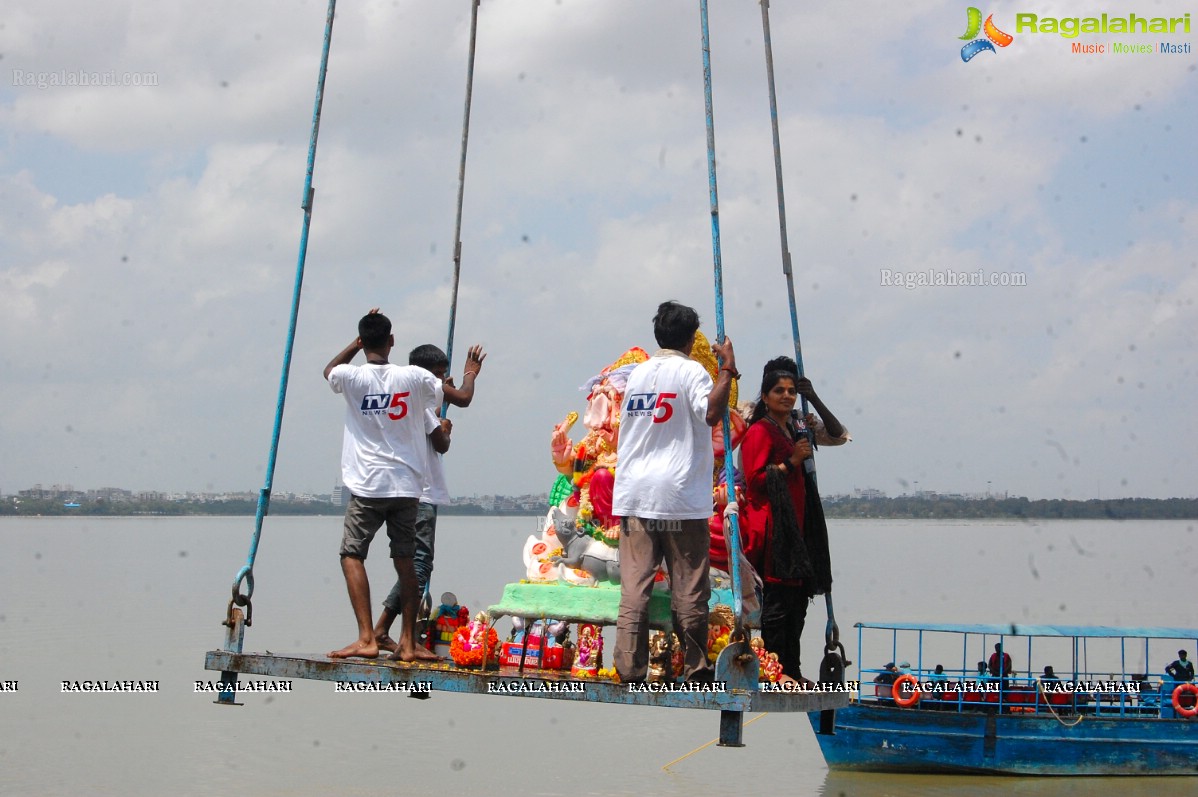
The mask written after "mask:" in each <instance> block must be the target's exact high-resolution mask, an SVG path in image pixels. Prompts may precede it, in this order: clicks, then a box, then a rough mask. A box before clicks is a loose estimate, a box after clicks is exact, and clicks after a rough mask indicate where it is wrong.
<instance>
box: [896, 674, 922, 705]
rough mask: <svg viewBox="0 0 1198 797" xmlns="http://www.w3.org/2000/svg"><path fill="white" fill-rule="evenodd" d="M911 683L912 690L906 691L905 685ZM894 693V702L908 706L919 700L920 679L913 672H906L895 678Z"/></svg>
mask: <svg viewBox="0 0 1198 797" xmlns="http://www.w3.org/2000/svg"><path fill="white" fill-rule="evenodd" d="M905 684H911V691H910V692H904V690H903V685H905ZM891 688H892V689H893V694H894V704H895V705H896V706H902V707H903V708H906V707H908V706H914V705H915V704H916V703H918V702H919V695H920V692H919V680H918V679H917V678H916V677H915V676H914V675H912V674H911V673H905V674H903V675H900V676H899V677H898V678H895V679H894V684H893V686H892V687H891Z"/></svg>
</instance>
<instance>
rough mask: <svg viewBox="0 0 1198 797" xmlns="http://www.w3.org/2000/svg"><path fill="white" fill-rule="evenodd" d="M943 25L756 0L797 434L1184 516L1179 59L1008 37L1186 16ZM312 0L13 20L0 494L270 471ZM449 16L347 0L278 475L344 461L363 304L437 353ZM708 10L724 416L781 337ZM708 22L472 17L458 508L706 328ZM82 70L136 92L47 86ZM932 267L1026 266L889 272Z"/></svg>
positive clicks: (1184, 283)
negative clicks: (108, 76)
mask: <svg viewBox="0 0 1198 797" xmlns="http://www.w3.org/2000/svg"><path fill="white" fill-rule="evenodd" d="M967 6H968V4H967V3H962V2H946V1H945V0H913V2H908V3H902V4H896V3H881V2H867V3H832V2H793V1H789V0H788V1H786V2H783V1H781V0H780V1H779V2H775V3H774V4H773V7H772V9H771V25H772V34H773V44H774V56H775V62H776V69H777V88H778V102H779V115H780V125H781V138H782V158H783V164H784V177H785V189H786V198H787V211H788V213H787V222H788V227H789V238H790V248H791V251H792V253H793V258H794V267H795V283H796V292H797V302H798V307H799V316H800V327H801V331H802V336H803V351H804V356H805V363H806V368H807V372H808V374H809V376H810V377H811V378H812V380H813V381H814V383H815V385H816V387H817V389H818V391H819V393H820V395H821V397H822V398H823V399H824V400H825V401H826V403H827V404H828V405H829V406H830V407H831V408H832V409H833V410H834V411H836V413H837V414H838V415H839V417H840V419H841V420H842V421H843V422H845V424H846V425H847V426H848V427H849V428H850V430H851V431H852V433H853V436H854V438H855V440H854V442H853V443H852V444H851V445H849V446H848V447H846V448H843V449H839V450H831V451H827V452H825V453H823V454H821V455H820V458H819V461H820V474H821V476H820V478H821V486H822V488H823V491H824V492H825V493H837V492H847V491H851V490H852V489H854V488H865V487H873V488H877V489H881V490H884V491H886V492H888V493H889V494H891V495H896V494H900V493H903V492H910V491H913V490H936V491H942V492H971V493H980V492H985V491H987V490H992V491H995V492H1010V493H1012V494H1019V495H1027V496H1031V497H1034V498H1035V497H1067V498H1093V497H1102V498H1113V497H1122V496H1146V497H1167V496H1194V495H1196V494H1198V489H1196V488H1195V482H1194V474H1195V473H1198V470H1196V469H1195V454H1196V450H1198V446H1196V443H1198V423H1196V422H1195V421H1194V419H1193V410H1194V406H1195V399H1194V396H1195V394H1196V393H1198V373H1196V371H1195V353H1196V345H1195V336H1196V332H1195V330H1198V308H1196V307H1195V298H1196V297H1198V147H1196V144H1195V142H1196V141H1198V138H1196V128H1198V71H1196V64H1198V56H1196V55H1195V54H1194V53H1190V54H1180V55H1164V54H1159V53H1151V54H1118V55H1116V54H1111V53H1106V54H1103V55H1081V54H1074V53H1072V52H1071V43H1072V42H1080V43H1102V44H1105V45H1107V46H1108V47H1109V46H1110V44H1111V43H1112V42H1122V43H1128V44H1149V45H1152V46H1156V45H1158V44H1159V43H1160V42H1161V41H1168V42H1173V43H1178V44H1186V45H1188V47H1189V49H1190V50H1194V48H1195V45H1198V35H1195V34H1187V33H1182V32H1177V33H1175V34H1172V35H1154V34H1148V35H1138V34H1137V35H1126V34H1125V35H1121V36H1120V35H1110V34H1108V35H1101V34H1099V35H1083V36H1079V37H1077V38H1075V39H1068V38H1064V37H1061V36H1059V35H1057V34H1052V33H1038V34H1031V33H1023V34H1019V33H1017V32H1016V29H1015V21H1014V16H1015V14H1016V12H1019V13H1025V12H1035V13H1037V14H1038V15H1039V16H1041V17H1044V16H1063V15H1065V14H1066V13H1071V14H1073V15H1081V16H1086V15H1094V16H1097V15H1099V14H1102V13H1107V14H1108V15H1109V16H1112V17H1114V16H1118V15H1126V14H1127V13H1129V12H1130V11H1133V10H1134V11H1135V12H1136V13H1137V14H1139V15H1140V16H1149V15H1151V16H1174V17H1179V16H1181V15H1182V14H1184V13H1187V12H1190V11H1191V10H1192V9H1191V6H1190V5H1188V4H1186V3H1184V2H1174V1H1173V0H1161V1H1158V2H1137V3H1124V4H1119V3H1115V2H1106V3H1105V4H1104V3H1103V2H1099V1H1098V0H1095V1H1094V2H1089V1H1087V2H1070V3H1065V2H1052V1H1051V0H1038V1H1037V2H1030V0H1021V2H1018V3H1013V2H1005V0H1003V1H999V2H991V3H990V4H989V5H987V6H985V7H983V8H981V10H982V12H983V14H984V15H989V14H993V15H994V21H995V24H997V25H998V27H999V28H1000V29H1002V30H1004V31H1006V32H1008V33H1012V34H1015V40H1014V42H1013V43H1012V44H1011V45H1010V46H1008V47H1005V48H999V49H998V50H997V52H982V53H980V54H979V55H978V56H976V57H975V58H973V59H972V60H971V61H969V62H968V63H965V62H963V61H962V59H961V56H960V50H961V47H962V45H963V44H964V43H965V42H964V41H962V40H961V39H960V38H959V37H961V35H962V34H963V33H965V30H966V25H967V13H966V8H967ZM325 13H326V4H325V3H324V2H318V1H317V0H308V2H302V0H297V1H296V2H281V0H263V1H262V2H255V3H232V2H228V1H227V0H215V1H214V0H205V2H198V1H197V0H179V1H178V2H173V3H144V2H133V1H132V0H109V2H105V3H94V2H82V0H9V2H8V3H6V4H5V6H4V10H3V12H0V56H2V57H0V136H2V138H0V141H2V147H3V148H2V150H0V341H2V342H3V352H2V355H0V374H2V377H0V450H2V452H3V455H2V457H0V491H3V492H4V493H15V492H16V491H17V490H20V489H25V488H28V487H31V486H33V485H34V484H38V483H40V484H42V485H44V486H49V485H52V484H70V485H72V486H74V487H75V488H78V489H91V488H99V487H106V486H116V487H124V488H129V489H134V490H214V491H228V490H257V489H259V488H260V487H261V486H262V485H263V480H264V476H265V472H266V462H267V456H268V451H269V446H270V439H271V424H272V422H273V417H274V411H275V399H276V394H277V391H278V385H279V379H280V369H281V364H282V358H283V351H284V345H285V341H286V332H287V326H288V315H289V311H290V302H291V294H292V289H293V284H294V279H295V272H296V268H295V266H296V257H297V253H298V250H299V237H300V230H301V223H302V212H301V210H300V207H299V206H300V200H301V195H302V189H303V181H304V169H305V161H306V155H307V144H308V136H309V130H310V123H311V117H312V107H313V98H314V93H315V86H316V77H317V70H318V66H319V57H320V46H321V37H322V34H323V28H324V20H325ZM469 20H470V2H469V0H387V2H380V1H371V2H365V1H362V2H353V1H352V0H342V2H341V3H339V5H338V13H337V19H336V24H335V26H334V31H333V44H332V55H331V63H330V68H329V75H328V84H327V89H326V96H325V103H324V112H323V121H322V125H321V130H320V134H321V137H320V143H319V149H318V152H317V158H316V171H315V181H314V182H315V186H316V201H315V210H314V215H313V221H312V227H311V235H310V241H309V247H308V259H307V270H306V276H305V279H304V285H303V298H302V302H301V307H300V317H299V323H298V332H297V335H296V339H295V353H294V361H293V366H292V370H291V378H290V390H289V394H288V396H287V403H286V413H285V416H284V421H283V428H282V437H281V443H280V448H279V458H278V466H277V470H276V474H275V483H274V487H275V490H276V491H297V492H299V491H312V492H320V493H327V492H329V491H330V490H331V489H332V487H333V485H334V483H335V481H336V479H337V477H338V474H339V464H338V461H339V455H340V438H341V429H342V418H343V405H342V400H341V398H340V397H338V396H336V395H334V394H333V393H332V392H331V391H330V390H329V388H328V387H327V385H326V384H325V383H324V381H323V379H322V377H321V370H322V368H323V366H324V365H325V363H326V362H327V361H328V360H329V359H330V357H332V356H333V355H334V354H335V353H336V352H337V351H339V350H340V349H341V348H342V347H343V346H344V345H345V344H346V343H348V342H349V341H350V340H351V339H352V338H353V337H354V335H355V334H356V333H355V325H356V322H357V319H358V318H359V316H361V315H362V313H364V312H365V311H366V310H367V309H369V308H370V307H371V306H374V305H378V306H380V307H382V309H383V312H385V313H387V314H388V315H390V316H391V318H392V319H393V320H394V322H395V332H396V339H397V348H398V351H397V352H396V355H397V356H396V359H399V360H401V361H402V360H403V359H405V353H406V351H407V350H408V349H409V348H411V347H412V346H414V345H416V344H419V343H424V342H433V343H437V344H438V345H440V346H442V347H444V346H445V342H446V330H447V325H448V316H449V299H450V278H451V274H452V250H453V228H454V206H455V200H456V192H457V175H458V159H459V148H460V142H461V123H462V107H463V100H464V92H465V83H466V80H465V78H466V58H467V44H468V38H469V36H468V35H469ZM1195 24H1198V20H1195ZM710 27H711V41H712V56H711V58H712V71H713V83H714V106H715V139H716V150H717V156H718V179H719V196H720V210H721V231H722V238H723V264H724V287H725V292H726V300H725V310H726V324H727V331H728V334H729V335H730V336H731V338H732V340H733V342H734V344H735V346H736V351H737V363H738V365H739V367H740V370H741V371H742V372H744V374H745V377H744V379H743V380H742V382H741V390H742V397H744V398H750V397H752V395H753V394H754V393H755V392H756V390H757V388H758V386H759V384H760V373H761V366H762V364H763V363H764V361H765V360H766V359H768V358H769V357H772V356H775V355H778V354H784V353H788V352H791V351H792V345H793V344H792V341H791V334H790V322H789V311H788V305H787V300H786V290H785V281H784V278H783V276H782V270H781V254H780V252H781V248H780V245H779V234H778V214H777V209H776V206H777V203H776V195H775V182H774V167H773V154H772V148H771V139H770V123H769V122H770V119H769V103H768V94H767V84H766V71H765V58H764V47H763V42H762V24H761V11H760V6H759V5H758V3H756V2H752V0H737V1H736V2H729V1H728V0H724V1H723V2H720V1H719V0H716V1H715V2H713V3H712V8H711V23H710ZM1195 33H1196V34H1198V31H1196V32H1195ZM700 42H701V38H700V24H699V13H698V3H697V2H694V1H693V0H686V1H684V0H654V2H645V0H640V1H639V2H634V0H483V2H482V6H481V11H480V20H479V33H478V54H477V63H476V76H475V85H474V109H473V115H472V122H471V124H472V127H471V137H470V149H469V159H468V166H467V179H466V201H465V208H464V217H463V231H462V238H463V244H462V247H463V259H462V286H461V295H460V299H459V313H458V326H457V339H456V342H455V357H454V360H455V362H454V365H453V371H454V373H455V374H457V375H459V379H460V374H461V365H462V355H463V353H464V351H465V347H466V346H467V345H469V344H471V343H482V344H483V345H484V346H485V348H486V349H487V351H488V352H489V357H488V359H487V362H486V366H485V368H484V370H483V373H482V375H481V377H480V378H479V381H478V394H477V398H476V402H475V405H474V406H472V407H470V408H469V409H467V410H459V411H455V413H454V414H453V415H452V416H451V417H453V419H454V421H455V434H454V444H453V450H452V451H451V452H450V454H449V455H448V456H447V458H446V467H447V472H448V478H449V482H450V488H451V491H452V492H453V493H455V494H457V495H470V494H476V493H477V494H484V493H508V494H511V493H525V492H541V491H544V490H547V489H548V488H549V486H550V484H551V483H552V480H553V477H554V475H555V472H554V470H553V468H552V466H551V464H550V460H549V454H548V438H549V433H550V431H551V429H552V427H553V425H554V424H555V423H556V422H558V421H559V420H560V419H561V418H562V417H563V416H564V415H565V414H566V413H567V412H568V411H570V410H579V411H581V410H582V409H583V408H584V398H585V397H584V395H583V394H581V393H579V391H578V387H579V386H580V385H581V384H582V383H583V382H584V381H586V380H587V379H588V378H589V377H590V376H592V375H593V374H595V373H596V372H598V371H599V370H600V369H601V368H602V367H604V366H605V365H607V364H608V363H609V362H611V361H612V360H613V359H615V358H616V357H618V356H619V355H620V354H621V353H622V352H623V351H624V350H625V349H627V348H628V347H630V346H634V345H639V346H642V347H644V348H646V349H648V350H650V351H652V350H653V349H654V348H655V344H654V342H653V337H652V327H651V323H650V319H651V318H652V316H653V313H654V310H655V308H656V305H657V304H658V303H659V302H660V301H662V300H664V299H671V298H673V299H678V300H680V301H682V302H685V303H688V304H692V305H693V306H695V307H696V308H697V309H698V310H699V313H700V315H701V316H702V318H703V329H704V330H705V331H706V332H707V333H708V334H709V335H714V331H715V309H714V308H715V303H714V295H713V287H712V286H713V278H712V244H711V234H710V229H711V225H710V216H709V212H708V188H707V169H706V149H705V126H704V112H703V76H702V58H701V49H700ZM80 70H82V71H84V72H86V73H105V72H111V73H113V74H114V75H115V76H116V80H118V81H123V80H125V78H124V75H125V74H126V73H128V74H129V75H130V77H129V79H128V80H129V82H135V83H141V84H145V83H147V82H149V83H156V85H128V86H112V87H103V86H61V85H52V84H53V83H54V82H55V81H59V80H61V79H62V77H68V79H70V78H69V75H70V74H71V73H78V72H79V71H80ZM39 73H40V74H39ZM147 76H149V77H147ZM39 79H41V82H42V83H43V84H45V87H44V88H39V87H38V81H39ZM928 270H931V271H932V274H933V275H936V274H940V275H943V274H944V273H946V272H947V271H953V272H958V273H959V272H974V273H976V272H978V271H979V270H980V271H981V273H982V274H983V276H984V277H985V278H986V279H990V278H991V275H993V276H994V278H995V279H997V280H1000V281H1001V280H1008V281H1010V280H1011V279H1016V280H1024V281H1025V282H1026V284H1024V285H1022V286H1010V285H1007V286H1002V285H994V286H989V285H986V286H972V287H948V286H940V287H936V286H927V287H915V288H914V289H907V288H906V287H904V286H895V285H886V284H884V283H885V282H886V281H887V278H886V272H889V273H890V274H891V275H892V277H891V278H892V279H893V275H894V274H896V273H899V272H901V273H903V274H906V273H908V272H923V273H925V274H926V273H927V272H928ZM1012 275H1014V276H1012ZM577 436H578V435H577V432H576V434H575V437H576V438H577Z"/></svg>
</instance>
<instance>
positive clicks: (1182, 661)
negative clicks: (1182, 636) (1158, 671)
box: [1165, 650, 1194, 681]
mask: <svg viewBox="0 0 1198 797" xmlns="http://www.w3.org/2000/svg"><path fill="white" fill-rule="evenodd" d="M1187 655H1188V654H1187V653H1186V652H1185V651H1184V650H1179V651H1177V658H1176V659H1175V660H1174V661H1173V663H1172V664H1170V665H1169V666H1168V667H1166V668H1165V674H1166V675H1168V676H1169V677H1170V678H1172V679H1173V680H1174V681H1192V680H1194V662H1192V661H1190V660H1189V659H1188V658H1186V656H1187Z"/></svg>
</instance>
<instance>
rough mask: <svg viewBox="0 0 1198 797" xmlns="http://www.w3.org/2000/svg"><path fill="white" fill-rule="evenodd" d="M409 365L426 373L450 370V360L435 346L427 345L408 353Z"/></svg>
mask: <svg viewBox="0 0 1198 797" xmlns="http://www.w3.org/2000/svg"><path fill="white" fill-rule="evenodd" d="M408 365H415V366H418V367H420V368H423V369H424V370H426V371H436V370H438V369H443V368H448V367H449V358H448V357H446V356H445V352H443V351H441V350H440V349H439V348H437V347H436V346H434V345H433V344H431V343H425V344H423V345H420V346H417V347H416V348H414V349H412V351H410V352H408Z"/></svg>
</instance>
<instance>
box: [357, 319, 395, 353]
mask: <svg viewBox="0 0 1198 797" xmlns="http://www.w3.org/2000/svg"><path fill="white" fill-rule="evenodd" d="M390 336H391V319H390V318H387V316H385V315H383V314H382V313H367V314H366V315H364V316H362V320H361V321H359V322H358V337H359V338H361V339H362V348H363V349H379V348H382V347H383V346H385V345H387V338H389V337H390Z"/></svg>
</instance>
